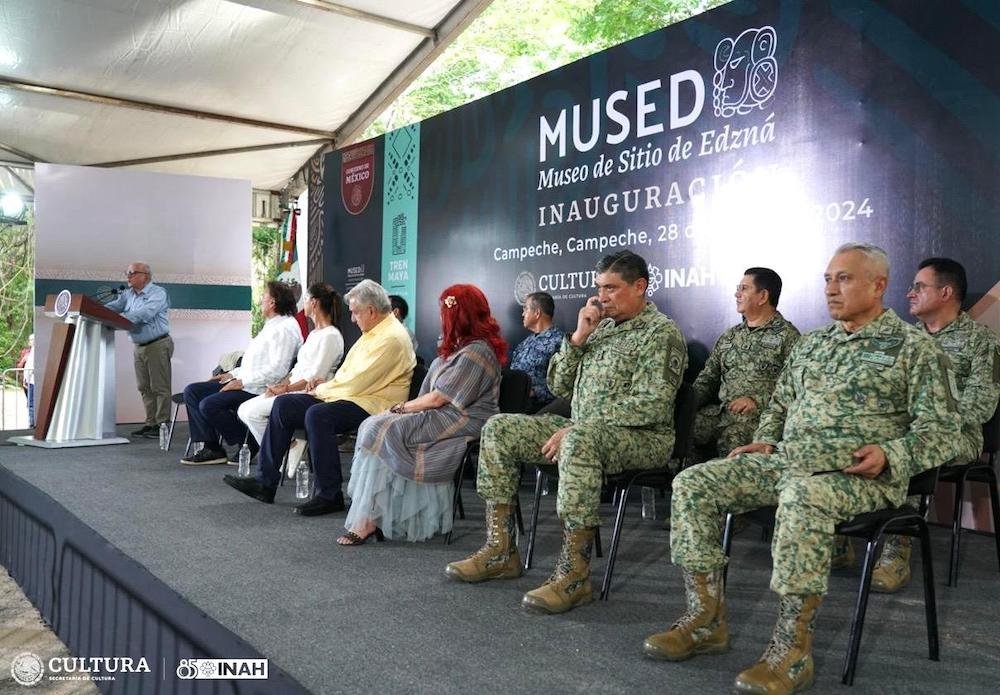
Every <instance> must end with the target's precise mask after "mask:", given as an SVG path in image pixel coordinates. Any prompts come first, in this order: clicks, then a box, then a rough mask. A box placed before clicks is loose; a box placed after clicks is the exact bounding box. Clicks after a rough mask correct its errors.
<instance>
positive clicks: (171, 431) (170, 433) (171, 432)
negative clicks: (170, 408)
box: [167, 403, 190, 456]
mask: <svg viewBox="0 0 1000 695" xmlns="http://www.w3.org/2000/svg"><path fill="white" fill-rule="evenodd" d="M180 409H181V404H180V403H174V415H173V417H171V418H170V429H169V430H167V451H170V442H172V441H174V425H176V424H177V411H179V410H180ZM188 441H190V440H188ZM184 455H185V456H187V451H185V452H184Z"/></svg>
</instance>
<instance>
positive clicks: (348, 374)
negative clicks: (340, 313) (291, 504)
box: [225, 280, 416, 516]
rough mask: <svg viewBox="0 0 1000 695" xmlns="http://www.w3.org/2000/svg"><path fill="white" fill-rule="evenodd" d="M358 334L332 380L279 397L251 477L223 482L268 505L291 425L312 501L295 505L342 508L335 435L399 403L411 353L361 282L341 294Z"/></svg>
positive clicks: (368, 283) (382, 300) (382, 304)
mask: <svg viewBox="0 0 1000 695" xmlns="http://www.w3.org/2000/svg"><path fill="white" fill-rule="evenodd" d="M344 298H345V299H346V300H347V305H348V307H350V310H351V321H353V322H354V323H356V324H357V325H358V328H360V329H361V338H360V339H359V340H358V342H356V343H355V344H354V347H352V348H351V349H350V351H348V353H347V357H345V358H344V363H343V364H342V365H341V366H340V368H339V369H338V370H337V373H336V375H334V377H333V379H331V380H330V381H327V382H325V383H322V384H319V385H318V386H316V388H315V389H313V390H312V391H310V392H308V393H291V394H285V395H282V396H278V397H277V398H276V399H275V401H274V407H273V408H272V409H271V415H270V417H269V418H268V421H267V429H266V430H264V439H263V440H262V441H261V443H260V459H259V465H258V470H257V475H256V477H248V478H239V477H236V476H233V475H227V476H226V477H225V482H226V484H227V485H229V486H230V487H233V488H235V489H237V490H239V491H240V492H242V493H243V494H244V495H247V496H249V497H253V498H254V499H257V500H260V501H261V502H266V503H267V504H270V503H272V502H274V493H275V492H276V491H277V489H278V482H279V481H280V479H281V471H280V470H279V467H280V465H281V461H282V459H284V457H285V454H286V453H287V452H288V448H289V446H290V445H291V442H292V438H293V434H294V432H295V430H296V429H301V428H302V427H305V429H306V438H307V439H308V441H309V455H310V460H311V461H312V465H313V472H314V474H315V476H316V492H315V494H314V495H313V498H312V499H311V500H309V501H308V502H306V503H305V504H301V505H299V506H298V507H296V508H295V511H296V512H297V513H299V514H302V515H303V516H318V515H320V514H332V513H334V512H342V511H344V508H345V507H344V493H343V492H342V490H341V486H342V484H343V477H342V475H341V471H340V453H339V452H338V451H337V436H338V435H340V434H344V433H347V432H353V431H354V430H356V429H357V428H358V426H359V425H360V424H361V422H362V421H363V420H364V419H365V418H366V417H368V416H369V415H374V414H375V413H380V412H382V411H384V410H387V409H388V408H389V406H391V405H392V404H393V403H399V402H401V401H405V400H406V398H407V396H408V394H409V390H410V379H411V378H412V375H413V367H414V365H415V364H416V358H415V356H414V354H413V345H412V343H411V342H410V336H409V334H408V333H407V332H406V329H405V328H404V327H403V324H401V323H400V322H399V320H398V319H397V318H396V317H395V316H393V314H392V305H391V304H390V303H389V296H388V295H387V294H386V291H385V290H384V289H383V288H382V286H381V285H379V284H378V283H376V282H374V281H372V280H362V281H361V282H360V283H358V284H357V285H356V286H355V287H354V288H353V289H351V290H350V291H349V292H348V293H347V294H346V295H345V297H344Z"/></svg>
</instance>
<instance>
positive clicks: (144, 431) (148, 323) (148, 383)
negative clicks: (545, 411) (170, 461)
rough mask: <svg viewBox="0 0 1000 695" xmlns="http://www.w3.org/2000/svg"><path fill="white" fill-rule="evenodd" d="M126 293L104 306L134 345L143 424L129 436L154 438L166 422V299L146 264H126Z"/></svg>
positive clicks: (169, 347)
mask: <svg viewBox="0 0 1000 695" xmlns="http://www.w3.org/2000/svg"><path fill="white" fill-rule="evenodd" d="M125 281H126V282H127V283H128V289H127V290H123V291H122V292H121V293H120V294H119V295H118V296H117V297H116V298H114V299H112V300H111V301H110V302H108V303H107V304H106V305H105V306H107V307H108V308H109V309H111V310H112V311H117V312H119V313H121V315H122V316H124V317H125V318H127V319H128V320H129V321H131V322H132V331H131V332H130V333H129V338H131V340H132V344H133V345H134V353H133V356H134V364H133V366H134V368H135V383H136V386H138V387H139V395H140V396H142V406H143V408H144V409H145V411H146V421H145V423H144V424H143V426H142V427H140V428H139V429H137V430H136V431H134V432H133V433H132V435H133V436H135V437H147V438H151V439H152V438H155V437H158V436H159V429H160V425H162V424H163V423H164V422H169V421H170V378H171V375H170V358H171V357H173V354H174V341H173V339H172V338H171V337H170V319H169V318H167V312H168V311H169V310H170V297H168V296H167V291H166V290H165V289H163V288H162V287H160V286H159V285H154V284H153V271H152V269H151V268H150V267H149V264H148V263H143V262H142V261H135V262H134V263H129V266H128V270H126V271H125Z"/></svg>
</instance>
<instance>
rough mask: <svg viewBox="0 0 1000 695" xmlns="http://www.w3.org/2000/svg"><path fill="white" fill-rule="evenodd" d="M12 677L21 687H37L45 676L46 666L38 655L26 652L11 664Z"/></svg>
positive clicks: (16, 657)
mask: <svg viewBox="0 0 1000 695" xmlns="http://www.w3.org/2000/svg"><path fill="white" fill-rule="evenodd" d="M10 675H11V677H12V678H13V679H14V680H16V681H17V682H18V683H20V684H21V685H35V684H36V683H38V681H40V680H42V676H43V675H45V666H44V664H42V660H41V659H40V658H38V655H36V654H32V653H31V652H24V653H23V654H18V655H17V656H15V657H14V659H13V661H11V662H10Z"/></svg>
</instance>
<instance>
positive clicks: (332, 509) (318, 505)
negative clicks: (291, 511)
mask: <svg viewBox="0 0 1000 695" xmlns="http://www.w3.org/2000/svg"><path fill="white" fill-rule="evenodd" d="M345 509H347V507H345V506H344V500H343V499H338V500H328V499H326V498H324V497H313V498H312V499H311V500H309V501H308V502H306V503H305V504H300V505H299V506H298V507H296V508H295V513H296V514H301V515H302V516H321V515H323V514H336V513H337V512H342V511H344V510H345Z"/></svg>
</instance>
